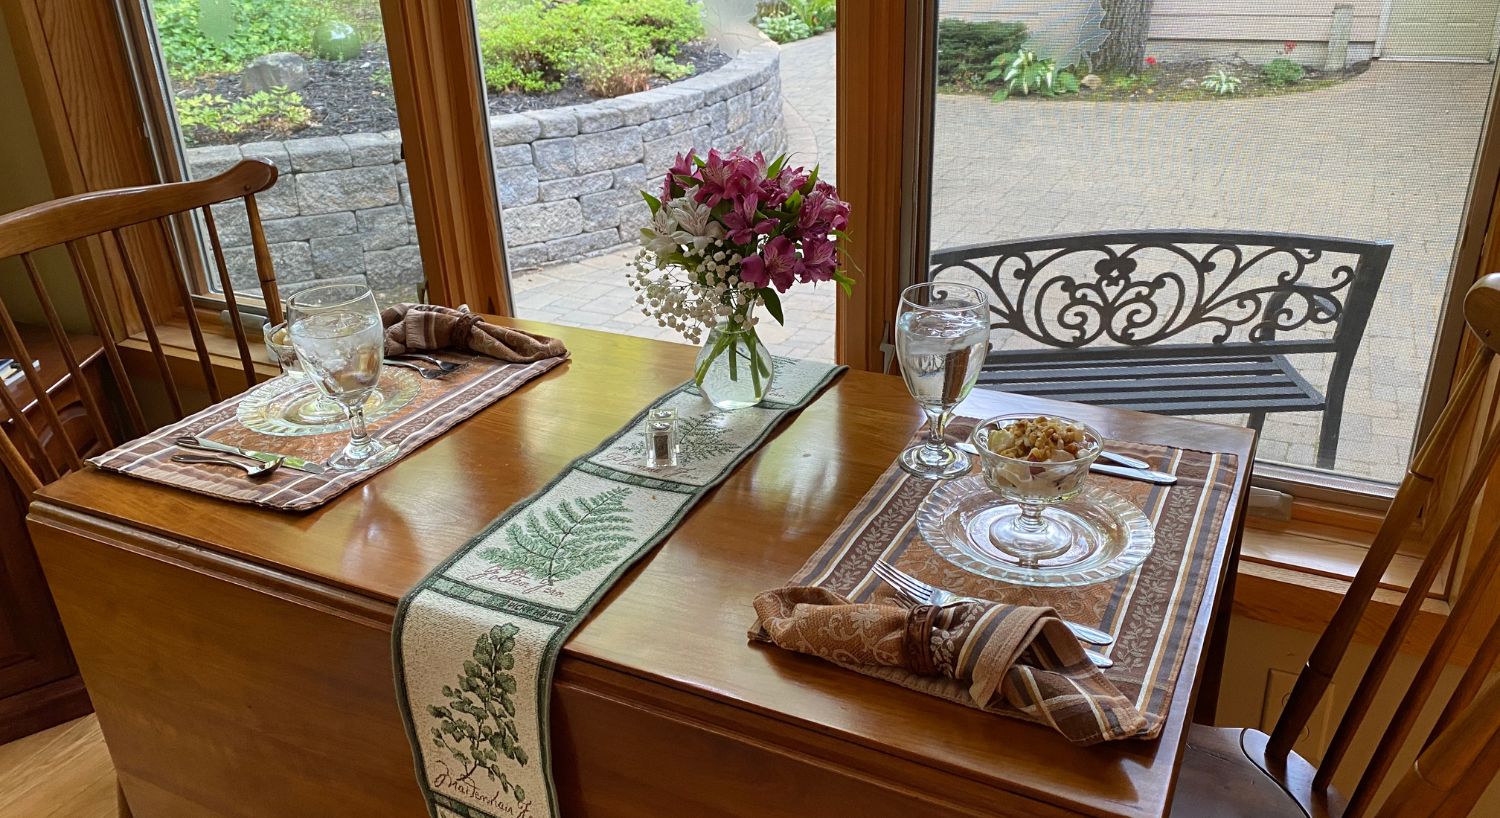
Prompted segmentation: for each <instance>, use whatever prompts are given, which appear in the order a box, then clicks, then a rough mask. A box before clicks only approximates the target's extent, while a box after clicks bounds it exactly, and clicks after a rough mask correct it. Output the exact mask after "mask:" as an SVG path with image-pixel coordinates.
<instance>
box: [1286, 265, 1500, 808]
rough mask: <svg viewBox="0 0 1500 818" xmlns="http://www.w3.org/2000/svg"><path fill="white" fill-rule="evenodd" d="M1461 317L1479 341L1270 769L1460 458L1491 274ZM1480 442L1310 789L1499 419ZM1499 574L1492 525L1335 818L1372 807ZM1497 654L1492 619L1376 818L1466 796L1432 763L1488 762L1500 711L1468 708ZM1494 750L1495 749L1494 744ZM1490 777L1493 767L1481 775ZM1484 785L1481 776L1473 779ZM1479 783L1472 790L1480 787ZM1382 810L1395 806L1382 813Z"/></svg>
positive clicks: (1338, 617)
mask: <svg viewBox="0 0 1500 818" xmlns="http://www.w3.org/2000/svg"><path fill="white" fill-rule="evenodd" d="M1465 317H1466V318H1467V319H1468V323H1469V326H1470V328H1471V329H1472V330H1473V331H1474V333H1475V335H1476V336H1477V337H1478V338H1479V339H1480V340H1481V341H1482V342H1483V343H1482V344H1481V345H1479V347H1478V350H1477V352H1476V353H1475V355H1474V356H1473V359H1472V360H1471V361H1470V363H1469V365H1468V367H1467V368H1466V369H1465V371H1464V374H1463V376H1462V377H1461V378H1460V379H1459V382H1458V385H1457V386H1456V387H1455V389H1454V390H1453V394H1452V396H1451V398H1450V400H1449V402H1448V405H1447V406H1446V407H1445V408H1444V410H1443V412H1442V413H1441V414H1440V416H1439V418H1438V420H1437V422H1436V423H1435V424H1434V425H1433V429H1432V431H1431V432H1430V433H1429V434H1428V437H1427V439H1426V440H1425V441H1424V442H1423V444H1422V446H1421V447H1420V449H1419V450H1418V452H1417V454H1416V456H1415V457H1414V458H1413V459H1412V462H1411V465H1410V466H1409V467H1408V470H1407V473H1406V475H1405V477H1404V478H1403V480H1402V483H1401V487H1400V489H1399V490H1398V491H1397V494H1396V497H1395V499H1394V500H1393V501H1392V504H1391V507H1390V510H1389V511H1388V513H1387V514H1386V517H1385V520H1384V522H1383V523H1382V525H1381V527H1380V529H1379V531H1378V532H1377V534H1376V536H1375V539H1374V542H1373V543H1372V544H1371V546H1370V550H1369V552H1368V554H1367V556H1366V558H1365V560H1364V562H1363V563H1362V564H1361V566H1360V569H1359V572H1358V573H1357V574H1356V575H1355V577H1354V579H1353V580H1352V581H1351V583H1350V585H1349V589H1348V590H1347V591H1346V593H1345V594H1344V598H1343V600H1342V601H1341V603H1340V605H1339V608H1338V610H1337V611H1336V612H1335V614H1334V616H1333V619H1332V620H1331V621H1330V623H1329V626H1328V628H1327V629H1326V630H1325V631H1324V632H1323V634H1322V636H1321V637H1320V638H1319V640H1318V642H1317V644H1316V646H1315V647H1314V648H1313V651H1312V653H1311V654H1310V656H1309V658H1308V661H1307V664H1306V666H1305V667H1304V668H1303V671H1302V673H1301V674H1300V675H1299V676H1298V679H1297V682H1296V684H1295V685H1294V686H1293V689H1292V693H1291V695H1290V696H1289V698H1288V700H1287V703H1286V706H1285V707H1284V709H1283V711H1282V714H1281V716H1280V718H1279V719H1278V720H1277V722H1276V725H1275V727H1274V729H1273V730H1272V732H1271V735H1270V737H1269V739H1268V741H1267V745H1266V751H1265V758H1266V763H1267V765H1268V768H1269V767H1275V766H1278V765H1280V766H1282V767H1284V766H1285V761H1286V759H1287V757H1288V756H1289V754H1290V753H1291V752H1292V745H1293V743H1295V741H1296V740H1297V738H1298V737H1299V736H1300V735H1301V734H1302V731H1303V729H1304V728H1305V727H1306V726H1307V724H1308V722H1309V720H1310V718H1311V716H1312V714H1313V713H1314V712H1315V711H1316V710H1317V707H1318V705H1319V703H1320V702H1321V700H1322V698H1323V696H1324V695H1326V693H1327V690H1328V686H1329V684H1330V683H1331V681H1332V679H1333V678H1334V674H1335V673H1336V672H1337V671H1338V669H1339V667H1340V665H1341V663H1342V661H1343V659H1344V657H1345V654H1346V652H1347V650H1348V647H1349V644H1350V643H1351V641H1352V638H1353V636H1354V632H1355V629H1356V628H1357V627H1358V625H1359V623H1360V620H1361V618H1362V617H1363V615H1364V613H1365V611H1366V609H1367V608H1368V606H1369V604H1370V602H1371V600H1372V599H1373V598H1374V595H1375V591H1376V590H1377V588H1378V587H1379V584H1380V581H1381V579H1382V577H1383V576H1384V574H1385V572H1386V570H1387V569H1388V568H1389V566H1390V563H1391V561H1392V559H1393V558H1394V556H1395V554H1396V552H1397V549H1398V547H1399V546H1400V545H1401V543H1402V540H1403V539H1404V537H1405V535H1406V534H1407V532H1408V530H1409V528H1410V526H1411V524H1412V522H1413V521H1414V520H1415V519H1416V517H1417V515H1418V514H1419V513H1420V512H1421V511H1422V510H1423V508H1424V506H1426V505H1427V502H1428V500H1429V499H1431V497H1432V490H1433V487H1434V484H1435V477H1436V475H1437V473H1438V471H1439V469H1440V468H1441V467H1442V466H1444V465H1445V463H1446V461H1448V460H1450V459H1452V458H1453V457H1455V456H1458V455H1459V454H1460V453H1459V452H1458V449H1459V445H1458V444H1459V438H1460V435H1459V434H1458V431H1459V429H1460V427H1461V424H1462V423H1463V422H1464V420H1465V417H1466V415H1468V414H1469V412H1470V409H1471V408H1472V407H1473V405H1474V404H1475V402H1476V400H1477V398H1478V396H1479V395H1480V393H1481V389H1482V387H1483V385H1484V384H1485V382H1486V380H1487V378H1488V375H1489V373H1490V370H1491V368H1492V364H1493V361H1494V358H1495V353H1496V351H1497V349H1500V274H1496V275H1490V276H1487V277H1485V278H1484V279H1482V280H1481V281H1480V282H1478V283H1477V284H1475V286H1474V287H1473V288H1472V289H1471V291H1470V293H1469V295H1468V297H1467V300H1466V301H1465ZM1479 437H1480V444H1479V447H1478V451H1477V453H1476V454H1475V455H1474V456H1473V457H1472V458H1470V460H1469V462H1467V463H1466V465H1465V468H1464V469H1463V474H1461V475H1460V476H1459V478H1458V479H1459V489H1458V491H1457V492H1456V493H1455V495H1454V497H1453V498H1452V500H1451V502H1450V503H1448V504H1447V509H1446V511H1445V512H1444V513H1443V514H1442V515H1441V518H1440V519H1435V520H1432V521H1430V522H1429V530H1432V531H1436V536H1434V537H1433V538H1432V540H1431V542H1430V544H1429V548H1428V553H1427V555H1426V556H1425V557H1424V558H1423V560H1422V562H1421V565H1420V567H1419V568H1418V570H1417V572H1416V575H1415V576H1414V577H1413V579H1412V582H1411V586H1410V590H1409V591H1408V592H1407V593H1406V595H1405V597H1404V598H1403V599H1402V601H1401V604H1400V606H1399V607H1398V608H1397V610H1396V613H1395V615H1394V616H1393V617H1392V619H1391V621H1390V623H1389V624H1388V625H1387V626H1386V628H1385V630H1384V633H1383V634H1382V638H1381V640H1380V642H1379V644H1378V645H1377V646H1376V649H1375V652H1374V654H1373V656H1372V658H1371V659H1370V662H1369V664H1368V665H1367V666H1366V667H1365V669H1364V671H1363V674H1362V676H1361V677H1360V680H1359V683H1358V685H1357V687H1356V688H1355V691H1354V693H1353V695H1352V696H1351V698H1350V701H1349V704H1348V706H1347V707H1346V708H1345V709H1344V712H1343V714H1342V716H1341V717H1340V719H1339V721H1338V723H1337V726H1336V727H1335V730H1334V733H1333V737H1332V738H1331V739H1330V742H1329V746H1328V748H1327V750H1326V752H1325V753H1324V755H1323V758H1322V761H1321V763H1320V764H1319V766H1318V768H1317V770H1316V772H1315V773H1314V775H1313V779H1312V783H1311V786H1312V791H1313V793H1319V792H1326V791H1329V790H1330V789H1331V785H1332V781H1333V778H1334V776H1335V775H1336V774H1337V773H1338V771H1339V769H1340V768H1341V766H1342V765H1343V764H1344V763H1345V762H1346V761H1347V760H1348V757H1349V754H1350V750H1351V748H1352V747H1353V743H1354V739H1355V736H1356V735H1357V734H1358V732H1359V730H1360V729H1361V727H1363V726H1364V725H1365V722H1366V720H1367V717H1368V716H1369V715H1370V713H1371V710H1372V708H1373V706H1374V703H1375V699H1376V697H1377V695H1378V693H1379V692H1380V690H1381V688H1382V686H1383V685H1384V684H1385V683H1386V681H1387V679H1388V676H1389V674H1390V670H1391V668H1392V666H1393V665H1394V663H1395V659H1396V657H1397V655H1398V654H1399V651H1400V649H1401V646H1402V643H1403V641H1404V640H1405V638H1406V636H1407V634H1408V633H1409V632H1410V629H1411V626H1412V624H1413V623H1414V622H1415V621H1416V618H1417V614H1418V613H1419V612H1420V611H1421V608H1422V604H1423V601H1424V600H1425V598H1426V596H1427V593H1428V590H1429V589H1430V588H1431V587H1432V586H1433V584H1434V582H1435V580H1436V579H1437V577H1438V575H1439V572H1440V571H1441V570H1442V569H1443V567H1444V566H1445V565H1446V564H1447V562H1448V560H1449V559H1450V557H1451V555H1452V554H1453V551H1454V549H1455V548H1456V546H1457V543H1458V542H1459V540H1460V538H1461V537H1462V535H1463V532H1464V531H1465V529H1466V527H1467V524H1468V521H1469V520H1470V518H1471V516H1472V512H1473V509H1474V507H1475V504H1476V502H1477V501H1478V499H1479V497H1480V496H1481V493H1482V492H1483V491H1484V489H1485V487H1486V485H1487V483H1488V482H1489V477H1490V475H1491V473H1492V471H1493V470H1494V468H1495V465H1496V464H1497V463H1500V423H1496V422H1494V421H1493V419H1487V418H1482V419H1481V422H1480V435H1479ZM1429 511H1430V509H1429ZM1497 574H1500V532H1497V533H1496V534H1495V536H1494V537H1493V538H1491V540H1490V542H1489V543H1488V549H1487V550H1486V551H1484V552H1483V555H1482V557H1481V559H1480V560H1479V563H1478V565H1477V566H1475V568H1474V570H1473V572H1472V573H1471V574H1470V575H1468V576H1467V577H1465V582H1464V587H1463V589H1462V593H1461V594H1460V595H1459V596H1458V597H1457V600H1456V601H1455V602H1454V603H1453V605H1452V607H1451V609H1450V611H1449V613H1448V616H1447V618H1446V620H1445V621H1444V623H1443V625H1442V627H1441V628H1440V629H1439V631H1438V634H1437V636H1436V637H1435V639H1434V640H1433V643H1432V645H1431V646H1430V648H1429V649H1428V651H1427V653H1426V655H1425V656H1424V657H1423V659H1422V661H1421V663H1420V664H1419V667H1418V669H1417V673H1416V676H1415V677H1414V678H1413V680H1412V681H1411V683H1410V685H1409V686H1408V687H1407V688H1406V689H1405V691H1404V693H1403V695H1402V699H1401V704H1400V705H1399V707H1398V708H1397V709H1396V711H1395V713H1394V714H1393V715H1392V716H1391V718H1390V720H1389V721H1388V722H1383V723H1382V725H1381V727H1382V734H1381V737H1380V741H1379V743H1378V744H1377V746H1376V748H1375V751H1374V753H1373V754H1372V756H1371V758H1370V760H1369V762H1368V763H1367V764H1366V765H1365V766H1364V768H1363V769H1362V770H1361V771H1360V772H1359V775H1358V777H1357V784H1356V785H1355V787H1354V789H1353V790H1352V791H1351V793H1350V796H1349V800H1348V802H1347V805H1346V806H1345V808H1344V811H1343V816H1345V818H1361V816H1365V815H1368V814H1370V812H1371V809H1372V807H1373V805H1374V804H1375V798H1376V795H1377V794H1378V792H1379V790H1380V788H1381V785H1382V784H1383V783H1384V782H1385V780H1386V778H1387V776H1388V775H1389V774H1390V772H1391V770H1392V769H1393V767H1394V765H1395V760H1396V756H1397V754H1398V753H1399V752H1400V750H1401V749H1402V747H1403V746H1405V744H1406V741H1407V739H1408V738H1410V737H1411V736H1412V734H1413V731H1414V730H1415V729H1416V726H1417V721H1418V718H1419V716H1420V714H1421V713H1422V711H1423V708H1424V706H1425V705H1426V704H1427V703H1428V700H1429V699H1430V698H1431V696H1432V694H1433V692H1434V691H1435V689H1436V688H1437V685H1438V680H1439V678H1440V676H1441V674H1442V671H1443V670H1444V668H1445V667H1447V664H1448V662H1449V661H1450V660H1451V659H1452V658H1453V656H1454V654H1455V652H1456V650H1457V648H1458V646H1459V644H1460V642H1461V641H1462V640H1463V638H1464V637H1465V636H1466V635H1467V634H1468V632H1469V630H1470V628H1471V626H1472V625H1474V624H1475V619H1476V617H1477V615H1478V614H1479V613H1480V611H1481V610H1483V608H1484V603H1485V601H1486V600H1487V599H1490V598H1493V597H1492V594H1493V593H1494V592H1495V590H1496V586H1497V583H1500V579H1497ZM1497 655H1500V622H1497V623H1495V624H1494V625H1492V626H1491V627H1490V629H1489V631H1488V633H1487V634H1486V636H1485V637H1484V639H1483V641H1482V642H1481V643H1480V646H1479V648H1478V650H1477V651H1476V655H1475V657H1474V660H1473V662H1472V663H1471V665H1470V666H1469V668H1468V670H1467V671H1466V672H1465V674H1464V676H1463V678H1462V679H1461V680H1460V682H1459V685H1458V687H1457V689H1455V691H1454V692H1453V694H1452V695H1451V696H1450V698H1449V700H1448V701H1447V702H1446V704H1445V706H1444V708H1443V711H1442V715H1440V716H1439V718H1438V720H1437V723H1436V725H1435V726H1434V727H1433V728H1432V729H1431V731H1430V732H1429V733H1428V735H1427V736H1425V737H1424V741H1423V744H1424V747H1425V749H1424V751H1423V753H1422V756H1421V760H1420V761H1419V762H1418V764H1417V766H1416V767H1414V768H1413V769H1412V770H1411V771H1410V772H1408V774H1407V780H1403V782H1402V783H1401V784H1400V785H1399V787H1398V789H1397V795H1394V796H1392V798H1391V799H1390V800H1388V801H1387V803H1386V805H1385V807H1384V808H1383V809H1382V812H1381V814H1382V815H1386V814H1390V815H1405V814H1411V813H1403V812H1399V809H1400V807H1399V805H1400V804H1411V803H1419V802H1420V803H1423V804H1425V805H1426V808H1427V809H1428V813H1424V814H1430V811H1431V810H1433V809H1437V804H1438V803H1440V802H1441V803H1442V804H1443V807H1442V809H1443V810H1444V811H1446V810H1448V809H1449V806H1450V802H1449V801H1445V800H1444V799H1452V803H1453V804H1457V803H1458V802H1461V801H1467V800H1468V799H1469V795H1468V793H1467V792H1466V790H1465V788H1466V787H1468V783H1467V782H1463V783H1462V784H1461V782H1460V779H1459V778H1457V777H1453V776H1450V775H1449V772H1448V771H1444V772H1443V773H1442V774H1440V775H1438V776H1437V777H1434V775H1433V770H1434V768H1433V766H1432V765H1434V764H1437V763H1442V764H1445V765H1446V764H1449V763H1453V762H1454V761H1456V760H1461V761H1462V766H1461V767H1460V768H1459V770H1458V771H1459V772H1462V771H1464V770H1467V769H1469V768H1470V767H1471V766H1475V765H1482V764H1489V763H1492V762H1491V761H1489V760H1488V759H1489V754H1490V753H1491V752H1492V751H1491V750H1490V749H1488V744H1487V742H1490V743H1493V742H1494V741H1496V739H1495V733H1496V730H1497V729H1500V718H1492V716H1493V714H1492V713H1484V712H1481V711H1480V710H1479V709H1478V708H1480V707H1481V706H1483V705H1486V704H1490V706H1492V707H1500V699H1497V695H1500V694H1497V693H1496V692H1495V690H1494V689H1492V690H1489V691H1486V692H1484V693H1482V694H1481V693H1480V690H1481V688H1482V687H1483V684H1484V681H1485V679H1486V677H1487V675H1488V673H1489V670H1490V668H1491V667H1492V665H1493V664H1494V662H1495V659H1496V658H1497ZM1476 731H1477V732H1476ZM1454 735H1464V736H1466V737H1465V738H1463V739H1462V740H1459V739H1454V738H1452V736H1454ZM1493 752H1495V753H1500V747H1497V748H1495V750H1494V751H1493ZM1439 760H1441V762H1440V761H1439ZM1494 763H1500V755H1497V756H1496V759H1495V762H1494ZM1476 770H1477V767H1476ZM1493 772H1494V768H1493V767H1492V768H1491V771H1490V775H1493ZM1413 778H1415V780H1413ZM1488 780H1489V778H1488V777H1487V776H1486V777H1484V778H1483V779H1482V783H1483V782H1487V781H1488ZM1482 789H1483V787H1482V786H1480V790H1481V791H1482ZM1435 792H1436V794H1435ZM1477 797H1478V793H1475V794H1473V798H1477ZM1410 799H1418V801H1411V800H1410ZM1392 809H1397V810H1398V811H1397V812H1392V811H1391V810H1392ZM1454 814H1462V813H1454Z"/></svg>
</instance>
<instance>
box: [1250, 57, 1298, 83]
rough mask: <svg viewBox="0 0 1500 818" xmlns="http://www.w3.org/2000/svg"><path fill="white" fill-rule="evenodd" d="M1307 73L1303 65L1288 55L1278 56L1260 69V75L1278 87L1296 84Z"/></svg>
mask: <svg viewBox="0 0 1500 818" xmlns="http://www.w3.org/2000/svg"><path fill="white" fill-rule="evenodd" d="M1306 73H1307V72H1306V71H1304V70H1303V68H1302V66H1301V65H1299V64H1298V63H1295V62H1293V61H1291V60H1289V59H1287V58H1286V57H1277V58H1276V59H1274V60H1271V61H1270V62H1268V63H1266V65H1265V67H1264V68H1262V69H1260V76H1261V78H1262V79H1264V80H1265V81H1266V84H1267V85H1275V86H1278V87H1281V86H1287V85H1296V84H1297V83H1299V82H1301V81H1302V77H1303V76H1304V75H1306Z"/></svg>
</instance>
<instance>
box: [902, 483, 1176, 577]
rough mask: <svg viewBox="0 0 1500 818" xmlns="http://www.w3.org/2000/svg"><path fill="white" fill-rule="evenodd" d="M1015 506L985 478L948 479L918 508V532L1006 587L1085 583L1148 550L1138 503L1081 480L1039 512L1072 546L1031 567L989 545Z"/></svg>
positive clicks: (1125, 566) (1135, 561)
mask: <svg viewBox="0 0 1500 818" xmlns="http://www.w3.org/2000/svg"><path fill="white" fill-rule="evenodd" d="M1018 511H1019V509H1018V507H1017V506H1016V504H1015V503H1012V502H1009V501H1006V500H1004V499H1002V498H1001V497H1000V496H999V495H997V494H995V492H993V491H991V490H990V488H989V486H986V485H985V484H984V478H981V477H966V478H963V479H961V480H950V481H948V482H946V483H943V484H942V485H940V486H938V487H937V488H936V489H933V491H932V493H931V494H929V495H927V499H926V500H924V501H923V502H922V505H921V507H920V508H918V509H917V518H916V521H917V530H918V531H919V532H921V534H922V539H924V540H926V541H927V544H928V545H930V546H932V548H933V550H934V551H936V552H938V553H939V554H941V555H942V556H943V558H944V559H946V560H948V561H949V562H951V563H953V564H954V565H957V566H958V567H960V568H963V569H964V570H966V571H972V572H974V573H976V574H979V575H981V576H986V577H989V578H990V579H997V580H1000V581H1001V582H1009V583H1011V584H1012V585H1033V586H1043V587H1067V586H1075V585H1092V584H1094V583H1096V582H1103V581H1105V580H1108V579H1114V578H1115V577H1118V576H1120V575H1122V574H1125V573H1128V572H1129V571H1131V570H1133V569H1134V568H1136V567H1137V566H1139V565H1140V564H1141V563H1142V562H1145V560H1146V556H1147V555H1148V554H1150V553H1151V547H1152V546H1153V545H1155V544H1156V529H1155V528H1154V527H1153V526H1152V525H1151V521H1150V520H1149V519H1147V518H1146V515H1145V513H1143V512H1142V511H1141V510H1140V509H1139V508H1136V507H1135V505H1134V504H1132V503H1131V502H1130V501H1128V500H1126V499H1125V498H1123V497H1121V496H1120V495H1118V494H1115V493H1114V492H1111V491H1106V490H1105V489H1102V488H1100V487H1098V486H1093V485H1085V486H1084V488H1083V491H1082V492H1080V493H1079V495H1078V496H1077V497H1075V498H1073V499H1072V500H1068V501H1066V502H1062V503H1054V504H1051V505H1049V506H1048V507H1047V511H1046V512H1044V513H1045V514H1046V515H1047V516H1048V517H1050V518H1052V519H1053V520H1055V521H1057V522H1058V523H1060V524H1062V525H1065V526H1067V527H1068V528H1069V529H1070V530H1071V531H1073V532H1074V543H1073V547H1072V548H1069V549H1068V550H1067V551H1064V552H1063V553H1062V554H1059V555H1057V556H1055V557H1051V558H1049V559H1044V560H1041V561H1039V562H1038V563H1037V564H1036V565H1035V566H1022V565H1021V564H1020V561H1019V560H1017V559H1016V558H1015V557H1012V556H1011V555H1009V554H1007V553H1005V552H1004V551H1001V550H1000V549H999V548H996V547H995V546H994V545H992V544H991V543H990V536H989V530H990V526H991V525H992V524H994V523H995V522H996V521H997V520H1003V519H1005V518H1007V517H1013V516H1015V515H1016V514H1017V513H1018Z"/></svg>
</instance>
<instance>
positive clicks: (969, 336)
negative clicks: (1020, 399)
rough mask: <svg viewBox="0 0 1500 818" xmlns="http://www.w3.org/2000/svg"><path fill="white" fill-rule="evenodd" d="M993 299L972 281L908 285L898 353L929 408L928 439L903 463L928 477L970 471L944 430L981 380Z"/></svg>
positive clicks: (916, 391)
mask: <svg viewBox="0 0 1500 818" xmlns="http://www.w3.org/2000/svg"><path fill="white" fill-rule="evenodd" d="M989 318H990V302H989V299H988V298H987V297H986V296H985V294H984V291H982V290H980V289H978V288H977V287H971V286H969V285H967V284H952V283H947V282H938V281H934V282H929V283H927V284H917V285H914V286H911V287H907V288H906V291H905V292H903V293H902V294H901V308H900V311H899V312H898V313H897V314H896V356H897V358H898V359H899V360H900V361H901V376H902V377H904V378H905V379H906V388H907V389H908V390H909V391H910V392H911V396H912V397H913V398H916V400H917V403H919V404H921V406H922V411H923V412H925V413H927V441H926V442H925V443H919V444H917V445H915V446H912V447H911V448H909V449H907V450H906V451H904V452H902V453H901V458H900V462H901V467H902V468H904V469H906V470H907V471H909V472H911V473H912V474H915V475H916V476H918V477H924V478H927V479H929V480H938V479H942V478H945V477H956V476H958V475H960V474H963V473H965V472H967V471H968V470H969V456H968V455H966V454H964V453H963V452H961V451H959V450H958V449H955V448H953V447H952V446H949V445H948V444H947V442H946V441H944V440H943V430H944V429H946V428H947V426H948V421H949V419H951V418H952V416H953V408H954V407H955V406H958V404H960V403H962V402H963V400H964V398H967V397H968V396H969V392H970V391H971V390H972V389H973V388H974V382H975V381H977V380H979V370H980V368H981V367H983V366H984V356H985V353H986V352H988V351H989V342H990V321H989Z"/></svg>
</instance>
